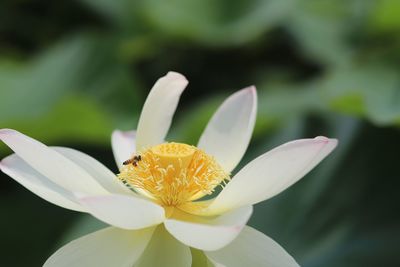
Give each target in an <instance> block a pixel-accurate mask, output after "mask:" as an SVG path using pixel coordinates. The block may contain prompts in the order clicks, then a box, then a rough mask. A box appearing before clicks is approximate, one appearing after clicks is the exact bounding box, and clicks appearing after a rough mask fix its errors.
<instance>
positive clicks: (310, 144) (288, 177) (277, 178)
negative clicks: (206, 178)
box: [208, 137, 337, 214]
mask: <svg viewBox="0 0 400 267" xmlns="http://www.w3.org/2000/svg"><path fill="white" fill-rule="evenodd" d="M336 145H337V140H335V139H328V138H326V137H316V138H314V139H301V140H296V141H292V142H289V143H286V144H284V145H281V146H279V147H277V148H275V149H273V150H271V151H269V152H267V153H265V154H263V155H261V156H260V157H258V158H256V159H255V160H253V161H251V162H250V163H249V164H247V165H246V166H245V167H244V168H243V169H242V170H240V171H239V173H238V174H236V175H235V177H233V179H232V180H231V181H230V182H229V183H228V185H227V186H226V187H225V188H224V189H223V190H222V192H221V193H220V194H219V195H218V196H217V197H216V198H215V200H214V202H213V203H212V204H211V205H210V206H209V208H208V212H209V213H210V214H213V213H215V214H219V213H221V212H224V211H227V210H231V209H234V208H237V207H240V206H243V205H252V204H255V203H258V202H261V201H263V200H266V199H268V198H271V197H273V196H275V195H277V194H279V193H280V192H282V191H283V190H285V189H286V188H288V187H289V186H291V185H292V184H294V183H295V182H297V181H298V180H299V179H300V178H302V177H303V176H304V175H305V174H307V173H308V172H309V171H310V170H311V169H313V168H314V167H315V165H317V164H318V163H319V162H320V161H321V160H322V159H324V158H325V157H326V156H327V155H328V154H329V153H330V152H331V151H332V150H333V149H334V148H335V147H336Z"/></svg>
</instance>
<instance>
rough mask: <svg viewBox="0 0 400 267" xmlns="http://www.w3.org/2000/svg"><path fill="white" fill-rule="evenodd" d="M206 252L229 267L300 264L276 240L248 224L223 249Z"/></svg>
mask: <svg viewBox="0 0 400 267" xmlns="http://www.w3.org/2000/svg"><path fill="white" fill-rule="evenodd" d="M205 253H206V255H207V257H209V258H210V260H211V261H212V262H215V263H219V264H222V266H229V267H243V266H251V267H265V266H268V267H298V266H299V265H298V264H297V263H296V261H295V260H294V259H293V258H292V257H291V256H290V255H289V254H288V253H287V252H286V251H285V250H284V249H283V248H282V247H281V246H279V244H277V243H276V242H275V241H274V240H272V239H271V238H269V237H268V236H266V235H264V234H263V233H261V232H258V231H257V230H255V229H253V228H251V227H248V226H246V227H245V228H244V229H243V231H242V232H241V233H240V235H239V236H238V237H237V238H236V239H235V240H234V241H233V242H232V243H230V244H229V245H227V246H226V247H224V248H223V249H220V250H217V251H210V252H205ZM217 266H218V265H217Z"/></svg>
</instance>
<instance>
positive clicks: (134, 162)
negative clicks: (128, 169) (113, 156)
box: [122, 155, 142, 167]
mask: <svg viewBox="0 0 400 267" xmlns="http://www.w3.org/2000/svg"><path fill="white" fill-rule="evenodd" d="M141 160H142V156H140V155H137V156H136V155H135V156H133V157H132V158H130V159H128V160H125V161H124V162H123V163H122V164H123V165H129V164H132V165H133V166H135V167H137V164H138V162H139V161H141Z"/></svg>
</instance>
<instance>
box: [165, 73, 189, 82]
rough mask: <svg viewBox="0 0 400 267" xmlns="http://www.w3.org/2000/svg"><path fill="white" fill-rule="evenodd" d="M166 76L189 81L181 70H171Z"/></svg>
mask: <svg viewBox="0 0 400 267" xmlns="http://www.w3.org/2000/svg"><path fill="white" fill-rule="evenodd" d="M165 77H168V78H170V79H174V80H181V81H185V82H187V79H186V77H185V76H184V75H183V74H180V73H179V72H176V71H169V72H168V73H167V75H165Z"/></svg>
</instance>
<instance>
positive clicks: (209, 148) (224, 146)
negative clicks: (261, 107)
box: [198, 86, 257, 172]
mask: <svg viewBox="0 0 400 267" xmlns="http://www.w3.org/2000/svg"><path fill="white" fill-rule="evenodd" d="M256 114H257V92H256V88H255V87H254V86H251V87H248V88H245V89H243V90H240V91H238V92H236V93H235V94H233V95H231V96H230V97H229V98H228V99H227V100H225V102H224V103H223V104H222V105H221V106H220V107H219V108H218V110H217V111H216V112H215V114H214V116H213V117H212V118H211V120H210V122H209V123H208V125H207V127H206V129H205V130H204V132H203V134H202V136H201V137H200V141H199V144H198V147H199V148H201V149H203V150H205V151H206V152H207V153H208V154H210V155H213V156H214V157H215V158H216V159H217V161H218V163H219V164H221V166H222V167H224V169H225V170H226V171H228V172H230V171H232V170H233V169H234V168H235V167H236V165H237V164H238V163H239V161H240V160H241V159H242V157H243V155H244V153H245V152H246V149H247V146H248V145H249V142H250V138H251V135H252V133H253V129H254V123H255V119H256Z"/></svg>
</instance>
